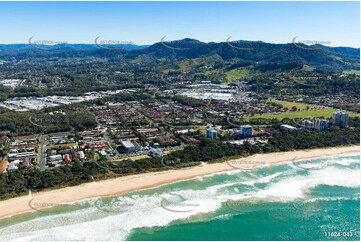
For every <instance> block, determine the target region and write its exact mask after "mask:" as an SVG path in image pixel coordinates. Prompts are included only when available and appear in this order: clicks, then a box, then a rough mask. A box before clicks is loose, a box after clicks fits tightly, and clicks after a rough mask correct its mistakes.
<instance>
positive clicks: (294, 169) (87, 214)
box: [0, 155, 360, 240]
mask: <svg viewBox="0 0 361 242" xmlns="http://www.w3.org/2000/svg"><path fill="white" fill-rule="evenodd" d="M359 162H360V156H359V155H343V156H337V157H326V158H319V159H313V160H308V161H303V162H297V163H289V164H282V165H277V166H270V167H263V168H259V169H256V170H252V171H232V172H227V173H222V174H216V175H212V176H205V177H199V178H196V179H192V180H188V181H183V182H178V183H174V184H170V185H166V186H162V187H158V188H154V189H150V190H145V191H139V192H133V193H129V194H127V195H124V196H118V197H112V198H102V199H94V200H89V201H83V202H78V203H75V204H71V205H66V206H61V207H57V208H53V209H49V210H46V211H43V212H34V213H31V214H24V215H18V216H15V217H12V218H8V219H3V220H1V221H0V240H14V239H17V240H359V239H360V233H359V228H360V216H359V214H360V198H359V197H360V193H359V190H360V165H359ZM185 172H186V171H185ZM32 202H36V201H32ZM30 205H31V204H30Z"/></svg>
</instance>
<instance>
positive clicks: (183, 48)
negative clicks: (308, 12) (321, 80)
mask: <svg viewBox="0 0 361 242" xmlns="http://www.w3.org/2000/svg"><path fill="white" fill-rule="evenodd" d="M215 54H216V55H219V56H220V57H221V58H223V60H225V61H228V60H234V59H238V60H240V61H246V62H251V63H254V64H257V65H259V64H264V63H290V62H294V63H296V62H299V63H303V64H306V65H309V66H312V67H314V68H321V67H322V68H325V69H332V70H334V69H339V70H343V69H359V66H360V64H359V59H360V49H356V48H350V47H326V46H322V45H313V46H308V45H304V44H299V43H297V44H293V43H289V44H271V43H265V42H262V41H233V42H221V43H214V42H211V43H204V42H200V41H198V40H193V39H184V40H178V41H172V42H160V43H156V44H154V45H151V46H149V47H148V48H145V49H142V50H135V51H132V52H130V53H129V55H133V56H136V55H150V56H153V57H155V58H169V59H182V58H187V59H192V58H200V57H205V56H211V55H215Z"/></svg>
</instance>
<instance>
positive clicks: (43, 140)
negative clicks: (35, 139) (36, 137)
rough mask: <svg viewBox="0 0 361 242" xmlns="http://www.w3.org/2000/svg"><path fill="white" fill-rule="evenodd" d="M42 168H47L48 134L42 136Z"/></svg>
mask: <svg viewBox="0 0 361 242" xmlns="http://www.w3.org/2000/svg"><path fill="white" fill-rule="evenodd" d="M40 141H41V144H40V170H41V171H43V170H45V165H46V135H42V136H41V137H40Z"/></svg>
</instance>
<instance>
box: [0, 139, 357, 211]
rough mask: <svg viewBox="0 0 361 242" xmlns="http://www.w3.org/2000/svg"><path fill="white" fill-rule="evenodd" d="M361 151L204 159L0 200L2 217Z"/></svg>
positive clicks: (344, 149)
mask: <svg viewBox="0 0 361 242" xmlns="http://www.w3.org/2000/svg"><path fill="white" fill-rule="evenodd" d="M359 152H360V147H359V146H357V145H356V146H347V147H335V148H325V149H312V150H300V151H292V152H278V153H269V154H257V155H253V156H249V157H246V158H241V159H234V160H229V161H227V162H223V163H215V164H206V163H202V164H201V165H199V166H196V167H192V168H188V169H180V170H168V171H163V172H152V173H144V174H138V175H130V176H125V177H119V178H115V179H110V180H103V181H99V182H91V183H85V184H82V185H79V186H74V187H67V188H62V189H56V190H51V191H46V192H39V193H32V194H31V195H26V196H21V197H17V198H12V199H9V200H5V201H0V218H4V217H8V216H11V215H14V214H19V213H25V212H34V211H36V210H35V209H34V208H43V206H45V205H44V204H46V206H55V205H59V204H62V203H67V202H74V201H78V200H84V199H90V198H96V197H102V196H111V195H117V194H122V193H126V192H130V191H135V190H140V189H147V188H152V187H156V186H160V185H164V184H168V183H172V182H176V181H182V180H187V179H191V178H195V177H198V176H204V175H210V174H213V173H217V172H224V171H231V170H236V169H253V168H257V167H259V166H263V165H272V164H278V163H281V162H291V161H292V160H302V159H309V158H316V157H320V156H332V155H339V154H347V153H350V154H351V153H359ZM30 201H31V203H30Z"/></svg>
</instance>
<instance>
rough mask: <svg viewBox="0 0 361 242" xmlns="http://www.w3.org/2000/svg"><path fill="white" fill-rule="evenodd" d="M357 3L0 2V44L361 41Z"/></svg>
mask: <svg viewBox="0 0 361 242" xmlns="http://www.w3.org/2000/svg"><path fill="white" fill-rule="evenodd" d="M359 9H360V6H359V2H0V22H1V24H0V43H3V44H4V43H27V42H28V39H29V38H30V37H32V36H34V38H33V40H52V41H65V42H68V43H94V39H95V38H96V37H97V36H100V38H99V39H100V40H114V41H125V42H126V41H128V42H134V43H135V44H152V43H155V42H159V41H160V39H161V38H162V37H163V36H166V39H165V40H168V41H171V40H176V39H182V38H186V37H189V38H195V39H198V40H201V41H204V42H211V41H214V42H222V41H225V40H226V39H227V38H228V37H229V36H232V39H231V40H240V39H242V40H255V41H256V40H262V41H265V42H271V43H290V42H292V39H293V38H294V37H295V36H298V37H297V41H299V40H308V41H313V40H315V41H319V42H331V44H328V45H330V46H352V47H360V37H359V36H360V10H359Z"/></svg>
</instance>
